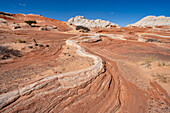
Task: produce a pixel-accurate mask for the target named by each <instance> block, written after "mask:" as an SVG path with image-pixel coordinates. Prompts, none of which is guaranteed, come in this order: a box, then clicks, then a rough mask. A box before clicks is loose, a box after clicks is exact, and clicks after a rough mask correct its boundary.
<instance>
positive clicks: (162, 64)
mask: <svg viewBox="0 0 170 113" xmlns="http://www.w3.org/2000/svg"><path fill="white" fill-rule="evenodd" d="M158 66H159V67H162V66H166V64H165V62H160V61H159V62H158Z"/></svg>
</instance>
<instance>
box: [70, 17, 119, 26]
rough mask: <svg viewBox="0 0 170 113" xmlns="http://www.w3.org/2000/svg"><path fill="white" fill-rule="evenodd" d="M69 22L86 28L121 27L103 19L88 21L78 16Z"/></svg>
mask: <svg viewBox="0 0 170 113" xmlns="http://www.w3.org/2000/svg"><path fill="white" fill-rule="evenodd" d="M68 22H70V23H72V24H74V25H81V26H85V27H120V26H119V25H118V24H115V23H111V22H109V21H105V20H101V19H97V20H88V19H86V18H85V17H84V16H76V17H75V18H73V17H72V18H70V19H69V20H68Z"/></svg>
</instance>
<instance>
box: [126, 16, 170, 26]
mask: <svg viewBox="0 0 170 113" xmlns="http://www.w3.org/2000/svg"><path fill="white" fill-rule="evenodd" d="M129 26H138V27H140V26H150V27H154V26H170V17H165V16H158V17H156V16H147V17H144V18H143V19H141V20H140V21H138V22H136V23H134V24H130V25H128V26H127V27H129Z"/></svg>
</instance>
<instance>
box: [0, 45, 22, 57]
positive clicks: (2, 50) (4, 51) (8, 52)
mask: <svg viewBox="0 0 170 113" xmlns="http://www.w3.org/2000/svg"><path fill="white" fill-rule="evenodd" d="M0 55H1V56H2V57H1V59H2V60H5V59H8V58H10V57H11V56H17V57H21V56H22V55H21V54H20V52H19V51H18V50H13V49H8V47H4V46H0Z"/></svg>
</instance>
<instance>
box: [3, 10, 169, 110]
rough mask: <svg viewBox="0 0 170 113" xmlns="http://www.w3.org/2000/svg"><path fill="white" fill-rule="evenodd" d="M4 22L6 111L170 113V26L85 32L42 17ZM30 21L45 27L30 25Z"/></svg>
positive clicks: (19, 17) (7, 16)
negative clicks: (12, 27) (26, 21)
mask: <svg viewBox="0 0 170 113" xmlns="http://www.w3.org/2000/svg"><path fill="white" fill-rule="evenodd" d="M0 18H2V19H0V22H1V23H2V26H0V33H1V35H0V58H1V59H0V112H2V113H16V112H23V113H24V112H27V113H28V112H29V113H34V112H42V113H49V112H50V113H125V112H127V113H168V112H170V96H169V95H170V88H169V84H170V77H169V75H170V43H169V40H170V33H169V31H168V29H169V28H168V26H166V27H167V29H166V30H165V29H164V28H162V27H160V28H159V29H161V30H156V29H153V28H152V27H146V28H143V27H137V26H136V27H120V28H117V27H111V28H107V27H104V28H103V27H99V28H94V29H92V30H91V31H90V32H88V33H80V32H77V31H76V30H74V27H75V25H70V24H68V23H65V22H61V21H58V20H53V19H49V18H45V17H43V16H41V15H33V14H29V15H24V14H9V13H2V12H0ZM29 19H35V20H36V21H37V25H39V26H40V27H37V26H34V27H31V26H29V25H27V24H25V23H24V21H25V20H29ZM92 23H93V22H92ZM95 24H97V23H95ZM95 24H92V25H95ZM9 25H20V26H21V28H18V29H10V28H9ZM45 25H46V26H45ZM102 25H103V24H99V26H102ZM104 25H106V24H104ZM49 26H50V28H49ZM42 27H43V28H49V29H54V28H55V29H57V30H40V29H41V28H42ZM56 27H57V28H56ZM35 40H36V41H35ZM23 42H24V43H23ZM35 42H36V43H35ZM4 48H5V49H4ZM14 51H17V52H18V54H19V55H16V56H15V55H11V54H17V53H10V52H14ZM4 56H5V59H4Z"/></svg>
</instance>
